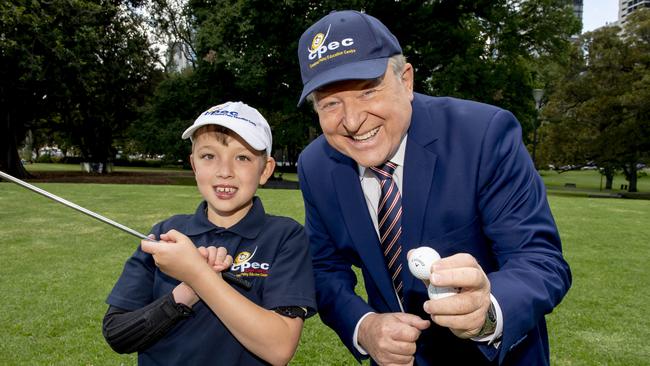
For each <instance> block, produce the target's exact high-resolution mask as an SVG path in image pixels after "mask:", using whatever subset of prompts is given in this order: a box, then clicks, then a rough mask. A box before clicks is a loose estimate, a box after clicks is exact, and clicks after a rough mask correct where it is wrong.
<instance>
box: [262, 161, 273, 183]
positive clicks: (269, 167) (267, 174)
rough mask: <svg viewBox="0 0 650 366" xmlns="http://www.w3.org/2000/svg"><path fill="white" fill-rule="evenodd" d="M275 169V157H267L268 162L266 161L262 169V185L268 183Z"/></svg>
mask: <svg viewBox="0 0 650 366" xmlns="http://www.w3.org/2000/svg"><path fill="white" fill-rule="evenodd" d="M274 170H275V159H273V158H272V157H270V156H268V157H267V158H266V162H264V168H263V169H262V174H261V175H260V183H259V184H260V185H261V186H262V185H264V184H266V182H267V181H268V180H269V178H271V176H272V175H273V171H274Z"/></svg>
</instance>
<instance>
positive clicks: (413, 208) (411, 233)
mask: <svg viewBox="0 0 650 366" xmlns="http://www.w3.org/2000/svg"><path fill="white" fill-rule="evenodd" d="M430 119H431V116H429V114H428V113H427V110H426V109H425V108H423V106H421V105H420V104H419V103H418V99H417V98H416V99H415V100H414V102H413V115H412V118H411V125H410V127H409V132H408V140H407V143H406V153H405V157H404V180H403V183H402V207H403V209H404V217H403V220H402V230H403V238H402V239H403V240H402V243H403V244H402V245H403V247H404V250H405V251H406V253H408V250H410V249H414V248H417V247H419V246H420V245H421V240H422V230H423V228H424V225H427V224H433V223H426V222H425V220H424V217H426V208H427V205H428V204H429V200H430V199H431V196H432V194H431V185H432V184H433V176H434V172H435V167H436V160H437V158H438V156H437V155H436V154H435V153H433V152H432V151H430V150H428V149H427V146H428V145H429V144H431V143H433V142H434V141H436V140H437V137H436V136H435V131H434V128H432V126H433V124H431V123H425V122H428V121H429V120H430ZM434 122H435V121H434ZM434 194H435V192H434ZM414 279H415V277H413V276H406V279H405V283H404V285H405V287H407V288H411V287H412V286H413V281H414Z"/></svg>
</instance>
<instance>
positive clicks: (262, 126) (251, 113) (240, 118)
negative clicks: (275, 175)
mask: <svg viewBox="0 0 650 366" xmlns="http://www.w3.org/2000/svg"><path fill="white" fill-rule="evenodd" d="M206 125H219V126H223V127H226V128H227V129H229V130H232V131H233V132H235V133H236V134H238V135H239V136H240V137H241V138H242V139H244V141H246V142H247V143H248V144H249V145H251V147H252V148H253V149H255V150H259V151H263V150H265V151H266V153H267V155H269V156H271V144H272V142H273V137H272V136H271V127H269V124H268V122H266V119H264V117H263V116H262V115H261V114H260V112H258V111H257V109H255V108H253V107H250V106H249V105H247V104H245V103H242V102H226V103H223V104H219V105H217V106H214V107H212V108H210V109H208V110H207V111H205V112H203V113H201V115H200V116H199V117H198V118H197V119H196V121H194V124H192V126H190V127H189V128H188V129H187V130H185V132H183V136H182V137H183V139H187V138H189V139H191V140H192V135H194V131H196V130H197V129H199V128H200V127H202V126H206ZM192 141H194V140H192Z"/></svg>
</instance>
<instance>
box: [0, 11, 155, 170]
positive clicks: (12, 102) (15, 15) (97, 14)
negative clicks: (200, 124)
mask: <svg viewBox="0 0 650 366" xmlns="http://www.w3.org/2000/svg"><path fill="white" fill-rule="evenodd" d="M134 5H137V3H136V1H132V2H129V1H111V2H96V1H90V0H72V1H70V0H52V1H48V2H41V1H27V0H10V1H3V2H2V3H1V4H0V27H1V30H0V33H1V34H2V37H1V38H0V45H1V50H2V51H1V53H0V80H1V81H0V105H1V107H2V111H3V115H2V117H1V118H2V121H3V122H2V124H1V126H2V130H1V131H2V135H3V138H5V139H7V140H6V141H3V142H6V144H3V150H2V153H0V167H2V168H4V169H8V170H10V171H14V172H18V173H20V171H19V168H18V167H19V162H17V161H16V159H15V158H14V157H13V155H12V154H13V153H12V150H16V148H17V147H18V145H19V144H20V143H21V142H22V141H23V140H24V138H25V136H26V133H27V131H28V130H30V129H33V130H38V131H39V132H38V133H35V135H36V137H39V138H38V139H35V141H37V142H38V141H40V142H42V143H48V142H52V140H53V139H54V138H56V139H57V142H60V143H62V144H63V145H68V146H74V147H77V148H78V149H79V152H80V154H81V155H82V156H83V157H84V158H86V159H89V160H92V161H97V162H106V160H107V159H109V158H111V157H112V156H113V154H114V144H115V143H116V141H119V139H120V137H121V133H122V132H123V130H124V129H125V128H126V126H128V124H129V123H130V122H131V121H132V120H133V119H134V118H135V112H136V106H137V105H138V104H141V103H142V101H143V96H144V95H145V94H147V89H148V88H149V87H150V85H151V84H150V83H151V82H152V81H153V78H152V71H153V69H152V65H153V63H152V59H151V54H150V52H149V49H148V41H147V38H146V35H145V34H144V30H143V29H142V28H141V18H140V17H139V16H138V15H137V13H136V11H135V8H134V7H133V6H134Z"/></svg>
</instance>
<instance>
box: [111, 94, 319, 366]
mask: <svg viewBox="0 0 650 366" xmlns="http://www.w3.org/2000/svg"><path fill="white" fill-rule="evenodd" d="M182 137H183V138H184V139H186V138H188V137H189V138H191V140H192V155H191V156H190V161H191V163H192V169H193V170H194V173H195V176H196V182H197V186H198V189H199V191H200V192H201V195H202V196H203V199H204V201H203V202H201V204H200V205H199V207H198V208H197V210H196V212H195V213H194V214H193V215H177V216H173V217H171V218H170V219H168V220H165V221H163V222H161V223H159V224H157V225H156V226H154V228H153V230H152V234H153V236H154V237H155V238H158V239H159V241H158V242H152V241H144V240H143V241H142V243H141V247H140V248H138V250H136V252H135V254H134V255H133V256H132V257H131V258H130V259H129V260H128V261H127V262H126V264H125V267H124V271H123V273H122V275H121V277H120V278H119V280H118V281H117V283H116V285H115V287H114V288H113V291H112V292H111V294H110V295H109V297H108V299H107V302H108V304H109V305H110V306H109V309H108V311H107V313H106V315H105V317H104V324H103V333H104V337H105V338H106V340H107V342H108V343H109V344H110V345H111V347H112V348H113V349H114V350H115V351H117V352H120V353H129V352H135V351H137V352H138V353H139V354H138V362H139V364H140V365H153V364H156V365H158V364H169V365H174V364H176V365H177V364H193V365H208V364H219V365H263V364H286V363H288V362H289V360H290V359H291V358H292V357H293V354H294V353H295V350H296V348H297V346H298V340H299V337H300V333H301V331H302V326H303V321H304V319H305V318H307V317H309V316H311V315H313V314H314V313H315V308H316V306H315V299H314V283H313V277H312V268H311V261H310V257H309V251H308V246H307V239H306V237H305V234H304V231H303V228H302V226H301V225H300V224H298V223H297V222H295V221H294V220H291V219H289V218H284V217H277V216H271V215H266V214H265V213H264V208H263V207H262V203H261V201H260V199H259V198H258V197H255V192H256V189H257V186H258V185H260V184H264V183H266V181H267V179H268V178H269V177H270V176H271V174H273V169H274V168H275V161H274V160H273V158H272V157H271V155H270V154H271V140H272V137H271V130H270V128H269V125H268V124H267V122H266V120H265V119H264V117H262V115H261V114H260V113H259V112H258V111H257V110H255V109H253V108H251V107H249V106H248V105H246V104H244V103H241V102H234V103H233V102H228V103H224V104H221V105H219V106H216V107H213V108H210V109H209V110H207V111H205V112H204V113H203V114H201V115H200V116H199V117H198V118H197V119H196V121H195V122H194V124H193V125H192V126H191V127H189V128H188V129H187V130H185V132H184V133H183V135H182ZM197 247H198V249H197ZM217 247H218V248H217ZM227 253H235V260H234V263H233V261H232V257H231V256H229V255H227ZM231 264H232V266H231ZM228 267H230V271H231V272H232V273H234V274H236V275H238V276H245V277H244V278H246V279H248V280H249V281H251V282H252V285H253V286H252V289H250V290H243V289H240V288H234V287H231V286H229V285H228V284H227V283H226V282H225V281H224V280H223V279H222V277H221V273H220V272H221V271H223V270H226V269H227V268H228Z"/></svg>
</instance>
